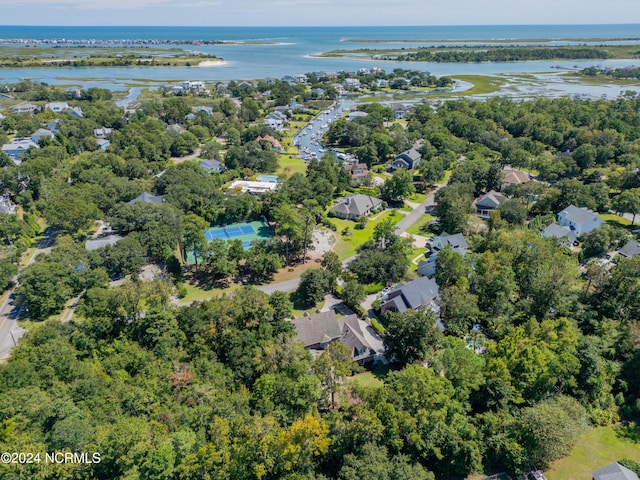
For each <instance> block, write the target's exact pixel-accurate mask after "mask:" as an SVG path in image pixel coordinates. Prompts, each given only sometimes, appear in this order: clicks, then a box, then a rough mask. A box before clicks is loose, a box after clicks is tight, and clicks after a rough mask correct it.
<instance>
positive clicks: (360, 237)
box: [331, 210, 403, 260]
mask: <svg viewBox="0 0 640 480" xmlns="http://www.w3.org/2000/svg"><path fill="white" fill-rule="evenodd" d="M374 218H375V220H371V219H370V220H369V221H368V222H367V226H366V227H365V228H364V229H363V230H357V229H356V228H355V226H356V222H353V221H351V220H342V219H340V218H332V219H331V221H332V222H333V223H334V224H335V225H336V227H337V237H338V239H337V241H336V243H335V245H334V247H333V251H334V252H336V253H337V254H338V257H340V259H341V260H344V259H345V258H348V257H350V256H352V255H355V254H356V250H357V249H358V247H359V246H360V245H362V244H363V243H365V242H366V241H367V240H369V239H370V238H371V237H372V236H373V229H374V227H375V226H376V225H377V224H378V223H380V222H381V221H382V220H384V219H385V218H391V219H393V222H394V224H395V223H398V222H399V221H400V220H402V218H403V215H402V214H399V213H396V214H395V215H394V216H392V212H391V210H386V211H385V212H383V213H381V214H378V215H374ZM346 227H349V230H350V231H351V233H352V235H351V236H350V237H348V236H345V235H342V231H343V230H344V229H345V228H346Z"/></svg>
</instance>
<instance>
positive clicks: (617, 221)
mask: <svg viewBox="0 0 640 480" xmlns="http://www.w3.org/2000/svg"><path fill="white" fill-rule="evenodd" d="M598 217H600V218H601V219H602V220H604V221H605V222H607V223H608V224H611V225H617V226H620V227H629V226H631V220H629V219H628V218H624V217H619V216H618V215H614V214H613V213H599V214H598Z"/></svg>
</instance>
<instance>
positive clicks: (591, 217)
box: [558, 205, 604, 237]
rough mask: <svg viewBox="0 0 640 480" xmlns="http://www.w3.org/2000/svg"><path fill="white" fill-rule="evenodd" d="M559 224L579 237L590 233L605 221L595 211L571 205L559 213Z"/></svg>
mask: <svg viewBox="0 0 640 480" xmlns="http://www.w3.org/2000/svg"><path fill="white" fill-rule="evenodd" d="M558 223H559V224H560V225H562V226H563V227H568V228H569V229H570V230H571V231H573V232H575V233H576V236H578V237H579V236H580V235H582V234H583V233H587V232H590V231H591V230H594V229H596V228H598V227H599V226H600V225H603V224H604V221H603V220H602V219H600V218H599V217H598V214H597V213H595V212H594V211H593V210H589V209H588V208H584V207H576V206H575V205H569V206H568V207H567V208H565V209H564V210H562V211H561V212H560V213H558Z"/></svg>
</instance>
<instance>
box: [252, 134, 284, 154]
mask: <svg viewBox="0 0 640 480" xmlns="http://www.w3.org/2000/svg"><path fill="white" fill-rule="evenodd" d="M256 142H268V143H270V144H271V147H272V148H273V149H274V150H276V151H278V152H284V148H282V144H281V143H280V142H279V141H278V139H277V138H275V137H274V136H272V135H264V136H260V137H257V138H256Z"/></svg>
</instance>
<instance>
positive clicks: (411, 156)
mask: <svg viewBox="0 0 640 480" xmlns="http://www.w3.org/2000/svg"><path fill="white" fill-rule="evenodd" d="M420 160H422V154H421V153H420V152H418V151H417V150H416V149H415V148H410V149H409V150H405V151H404V152H402V153H400V154H398V155H397V156H396V158H394V159H393V162H392V163H391V168H393V169H394V170H397V169H398V168H404V169H405V170H413V169H415V168H416V167H417V166H418V164H419V163H420Z"/></svg>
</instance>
